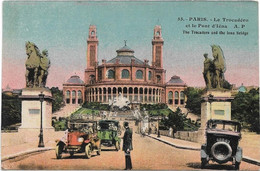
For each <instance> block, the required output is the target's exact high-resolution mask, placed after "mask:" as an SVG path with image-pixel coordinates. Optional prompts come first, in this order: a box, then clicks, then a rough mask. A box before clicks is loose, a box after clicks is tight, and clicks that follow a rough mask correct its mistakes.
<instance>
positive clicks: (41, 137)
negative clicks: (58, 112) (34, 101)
mask: <svg viewBox="0 0 260 171" xmlns="http://www.w3.org/2000/svg"><path fill="white" fill-rule="evenodd" d="M39 99H40V102H41V127H40V135H39V137H40V139H39V145H38V147H44V142H43V130H42V102H43V101H44V94H43V93H42V92H41V94H39Z"/></svg>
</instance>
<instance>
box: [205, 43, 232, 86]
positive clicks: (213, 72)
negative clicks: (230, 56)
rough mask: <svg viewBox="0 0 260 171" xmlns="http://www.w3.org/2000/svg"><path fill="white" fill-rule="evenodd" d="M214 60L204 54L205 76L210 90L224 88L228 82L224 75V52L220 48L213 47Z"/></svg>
mask: <svg viewBox="0 0 260 171" xmlns="http://www.w3.org/2000/svg"><path fill="white" fill-rule="evenodd" d="M211 48H212V56H213V58H214V59H213V60H211V59H209V58H208V56H207V54H204V57H205V61H204V71H203V76H204V79H205V83H206V86H207V88H208V89H211V88H217V89H220V88H223V87H224V83H226V80H225V78H224V73H225V71H226V63H225V57H224V54H223V51H222V49H221V47H220V46H218V45H212V46H211ZM228 84H229V83H228Z"/></svg>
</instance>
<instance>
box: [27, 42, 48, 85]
mask: <svg viewBox="0 0 260 171" xmlns="http://www.w3.org/2000/svg"><path fill="white" fill-rule="evenodd" d="M26 54H27V56H28V57H27V60H26V62H25V66H26V74H25V78H26V87H45V84H46V79H47V75H48V68H49V67H50V61H49V59H48V58H47V56H48V51H47V50H44V51H43V55H41V53H40V51H39V49H38V47H37V46H36V45H35V44H34V43H32V42H29V41H28V42H26Z"/></svg>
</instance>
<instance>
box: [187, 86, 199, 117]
mask: <svg viewBox="0 0 260 171" xmlns="http://www.w3.org/2000/svg"><path fill="white" fill-rule="evenodd" d="M184 94H185V95H186V97H187V101H186V106H185V108H187V109H188V110H189V112H191V113H194V114H195V115H198V116H200V114H201V96H202V94H203V90H202V89H198V88H193V87H188V88H187V89H185V91H184Z"/></svg>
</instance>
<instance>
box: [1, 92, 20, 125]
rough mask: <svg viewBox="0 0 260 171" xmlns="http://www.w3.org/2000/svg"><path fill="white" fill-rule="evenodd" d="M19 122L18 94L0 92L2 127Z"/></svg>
mask: <svg viewBox="0 0 260 171" xmlns="http://www.w3.org/2000/svg"><path fill="white" fill-rule="evenodd" d="M20 122H21V100H20V99H19V98H18V95H6V94H3V93H2V129H3V128H5V127H6V126H9V125H12V124H15V123H20Z"/></svg>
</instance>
